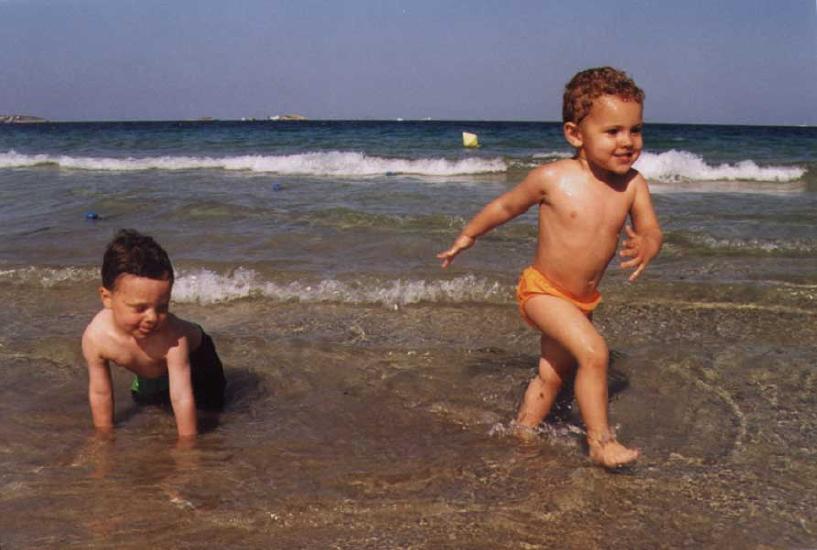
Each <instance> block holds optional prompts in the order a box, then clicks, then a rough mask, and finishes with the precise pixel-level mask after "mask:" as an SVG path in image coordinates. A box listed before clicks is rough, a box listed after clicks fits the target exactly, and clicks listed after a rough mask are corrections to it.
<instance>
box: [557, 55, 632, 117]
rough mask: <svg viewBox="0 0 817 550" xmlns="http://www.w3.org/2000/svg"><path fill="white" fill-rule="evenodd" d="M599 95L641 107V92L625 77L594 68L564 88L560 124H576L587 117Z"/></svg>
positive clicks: (605, 69) (604, 68)
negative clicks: (609, 96)
mask: <svg viewBox="0 0 817 550" xmlns="http://www.w3.org/2000/svg"><path fill="white" fill-rule="evenodd" d="M603 95H613V96H616V97H619V98H621V99H623V100H625V101H635V102H638V103H641V104H643V103H644V91H643V90H642V89H641V88H639V87H638V86H636V85H635V82H633V79H632V78H630V77H629V76H627V73H625V72H624V71H619V70H618V69H614V68H612V67H596V68H593V69H587V70H584V71H581V72H579V73H576V75H575V76H574V77H573V78H571V79H570V82H568V83H567V86H565V94H564V100H563V103H562V121H563V122H574V123H576V124H578V123H579V122H581V121H582V119H583V118H584V117H586V116H587V115H588V114H590V108H591V107H592V106H593V101H594V100H596V99H597V98H599V97H601V96H603Z"/></svg>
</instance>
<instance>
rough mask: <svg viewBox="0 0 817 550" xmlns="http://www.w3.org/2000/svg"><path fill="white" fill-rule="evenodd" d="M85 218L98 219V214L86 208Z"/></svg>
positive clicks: (89, 219)
mask: <svg viewBox="0 0 817 550" xmlns="http://www.w3.org/2000/svg"><path fill="white" fill-rule="evenodd" d="M85 219H86V220H88V221H96V220H98V219H99V214H97V213H96V212H94V211H93V210H88V211H87V212H86V213H85Z"/></svg>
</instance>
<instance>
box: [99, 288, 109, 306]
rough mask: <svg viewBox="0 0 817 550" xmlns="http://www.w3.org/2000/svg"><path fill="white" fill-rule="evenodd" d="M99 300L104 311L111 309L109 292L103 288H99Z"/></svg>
mask: <svg viewBox="0 0 817 550" xmlns="http://www.w3.org/2000/svg"><path fill="white" fill-rule="evenodd" d="M99 298H100V299H101V300H102V305H103V306H105V308H106V309H111V291H110V290H108V289H107V288H105V287H104V286H101V287H99Z"/></svg>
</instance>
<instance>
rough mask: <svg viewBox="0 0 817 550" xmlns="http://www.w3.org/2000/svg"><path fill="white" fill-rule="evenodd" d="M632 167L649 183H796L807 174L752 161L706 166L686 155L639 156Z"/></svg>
mask: <svg viewBox="0 0 817 550" xmlns="http://www.w3.org/2000/svg"><path fill="white" fill-rule="evenodd" d="M635 167H636V168H637V169H638V170H639V171H640V172H641V173H642V174H644V177H646V178H647V179H650V180H656V181H664V182H679V181H769V182H787V181H796V180H798V179H800V178H801V177H803V174H805V173H806V169H805V168H801V167H799V166H758V164H757V163H755V162H754V161H752V160H743V161H741V162H738V163H735V164H717V165H712V164H707V163H706V162H704V159H703V158H702V157H700V156H698V155H696V154H694V153H690V152H688V151H676V150H671V151H667V152H665V153H642V154H641V158H639V159H638V162H636V164H635Z"/></svg>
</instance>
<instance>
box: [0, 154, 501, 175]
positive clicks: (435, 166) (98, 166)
mask: <svg viewBox="0 0 817 550" xmlns="http://www.w3.org/2000/svg"><path fill="white" fill-rule="evenodd" d="M35 166H56V167H59V168H68V169H75V170H98V171H143V170H199V169H209V170H233V171H250V172H266V173H274V174H284V175H290V174H292V175H294V174H298V175H314V176H378V175H379V176H382V175H384V174H386V175H388V174H409V175H420V176H457V175H467V174H488V173H494V172H505V171H506V170H507V165H506V164H505V161H504V160H502V159H500V158H493V159H487V158H474V157H472V158H464V159H457V160H451V159H445V158H419V159H401V158H384V157H377V156H369V155H366V154H364V153H354V152H343V151H326V152H313V153H300V154H293V155H241V156H231V157H223V158H214V157H194V156H161V157H145V158H134V157H127V158H106V157H73V156H67V155H47V154H35V155H27V154H21V153H17V152H15V151H8V152H6V153H0V168H31V167H35Z"/></svg>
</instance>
